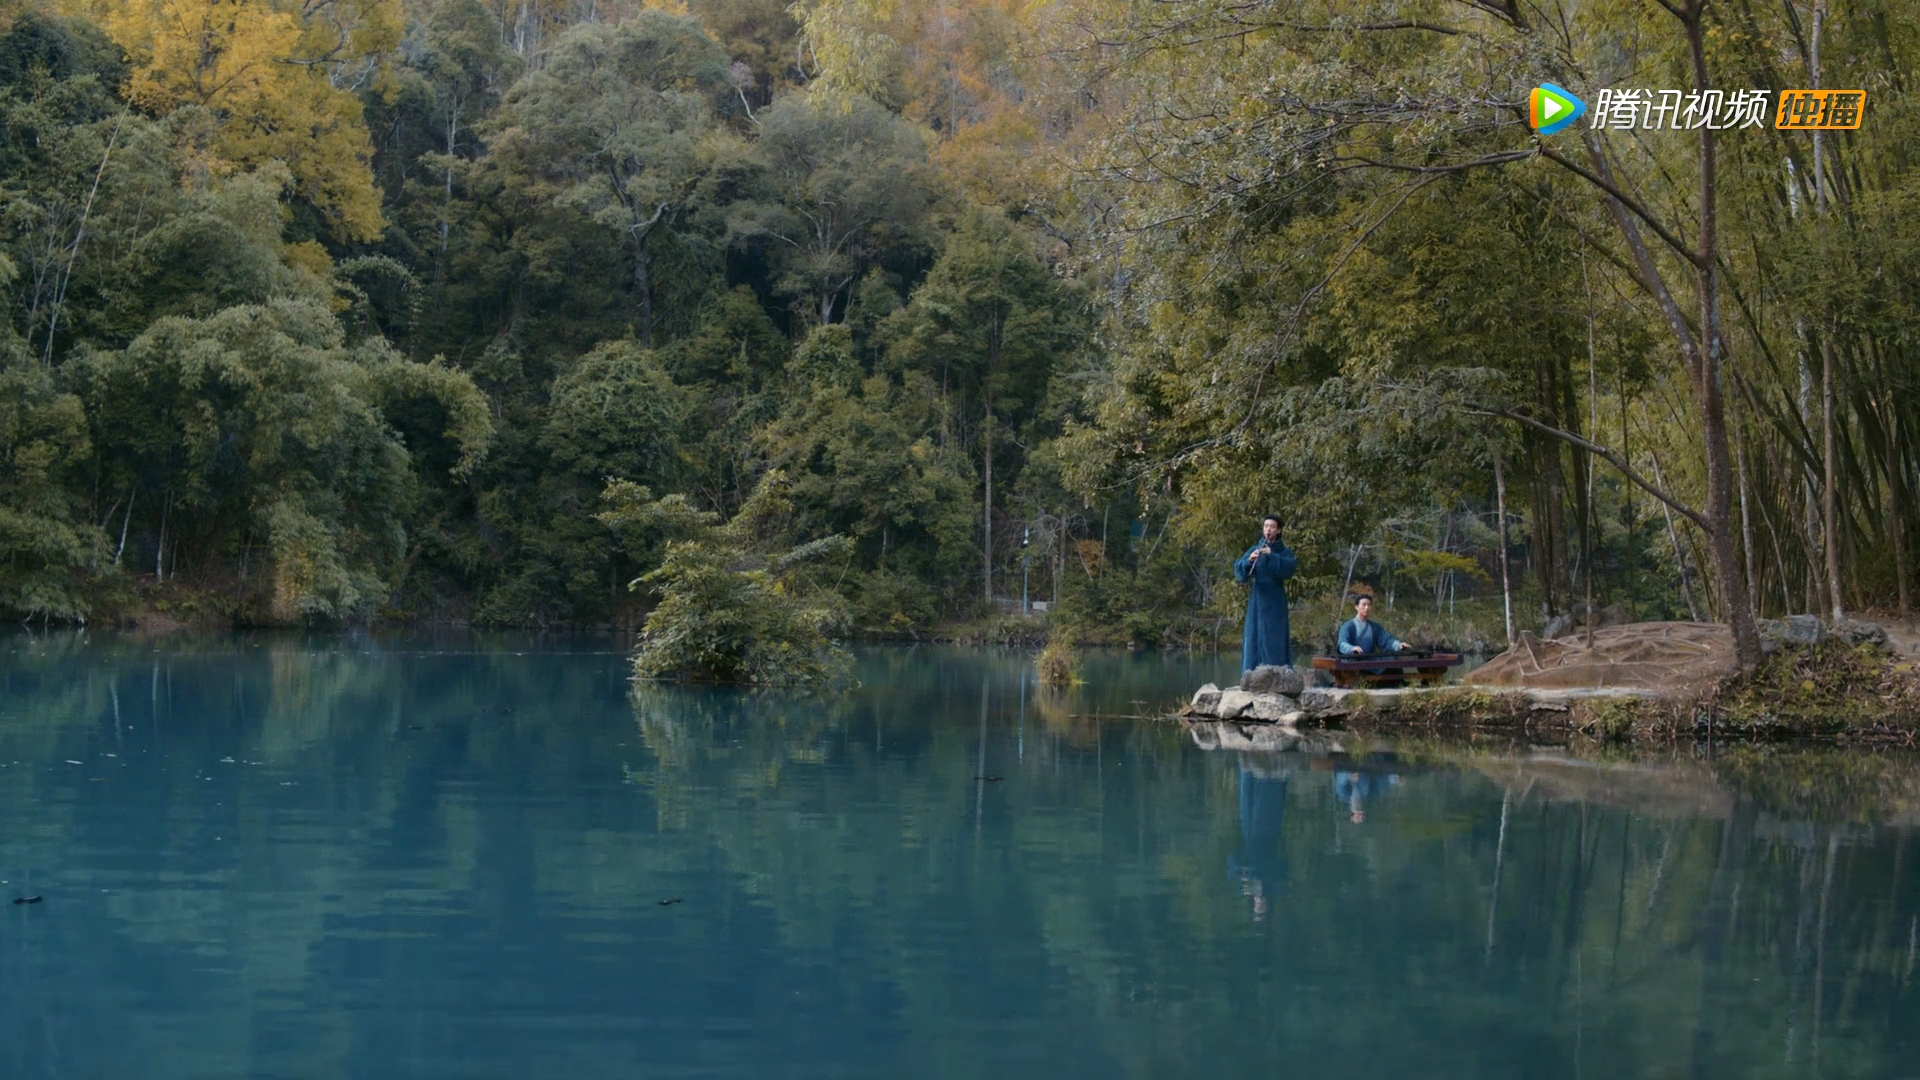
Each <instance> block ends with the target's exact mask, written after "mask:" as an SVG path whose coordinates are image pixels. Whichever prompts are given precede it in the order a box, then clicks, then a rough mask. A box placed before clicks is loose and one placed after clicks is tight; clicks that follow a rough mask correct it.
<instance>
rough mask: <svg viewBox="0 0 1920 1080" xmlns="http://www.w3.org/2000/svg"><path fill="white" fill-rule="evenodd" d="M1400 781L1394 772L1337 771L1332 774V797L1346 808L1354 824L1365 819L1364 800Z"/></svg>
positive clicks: (1381, 792) (1359, 823)
mask: <svg viewBox="0 0 1920 1080" xmlns="http://www.w3.org/2000/svg"><path fill="white" fill-rule="evenodd" d="M1399 783H1400V777H1399V776H1398V775H1396V774H1394V773H1383V772H1372V771H1367V772H1337V773H1334V774H1333V798H1334V801H1336V802H1338V803H1340V804H1341V805H1342V806H1345V807H1346V808H1347V817H1348V819H1349V820H1351V821H1352V822H1353V823H1354V824H1355V825H1361V824H1364V823H1365V822H1366V820H1367V808H1366V800H1368V799H1371V798H1373V797H1374V796H1375V795H1380V794H1383V793H1385V792H1386V790H1387V789H1388V788H1390V787H1394V786H1396V785H1398V784H1399Z"/></svg>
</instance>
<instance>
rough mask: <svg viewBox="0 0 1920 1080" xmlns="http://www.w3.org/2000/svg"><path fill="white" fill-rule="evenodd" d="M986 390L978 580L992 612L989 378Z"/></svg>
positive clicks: (991, 404)
mask: <svg viewBox="0 0 1920 1080" xmlns="http://www.w3.org/2000/svg"><path fill="white" fill-rule="evenodd" d="M988 382H989V386H988V388H987V392H986V393H987V417H986V422H985V423H984V424H982V425H980V439H981V442H982V443H983V444H984V446H985V453H984V454H983V455H982V458H983V460H984V462H985V473H986V480H987V497H986V501H985V502H984V503H982V504H981V506H980V580H981V583H982V586H983V587H984V589H985V591H986V598H987V610H988V611H989V612H991V611H992V610H993V388H992V386H991V382H992V379H991V376H989V379H988Z"/></svg>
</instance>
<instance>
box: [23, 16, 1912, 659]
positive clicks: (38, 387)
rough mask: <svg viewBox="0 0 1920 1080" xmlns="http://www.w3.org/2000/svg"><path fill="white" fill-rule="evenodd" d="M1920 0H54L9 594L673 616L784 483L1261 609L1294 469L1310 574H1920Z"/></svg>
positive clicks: (853, 561) (890, 567)
mask: <svg viewBox="0 0 1920 1080" xmlns="http://www.w3.org/2000/svg"><path fill="white" fill-rule="evenodd" d="M1901 14H1902V12H1901V10H1900V8H1899V5H1897V4H1895V3H1892V2H1891V0H1862V2H1850V0H1712V2H1711V3H1704V2H1700V0H1688V2H1687V3H1684V4H1683V3H1680V2H1678V0H1604V2H1602V3H1597V4H1573V3H1570V2H1566V0H1538V2H1531V3H1529V2H1522V0H1412V2H1387V0H1374V2H1368V0H1358V2H1356V0H1269V2H1255V0H1045V2H1038V0H1036V2H1029V3H1022V2H1018V0H983V2H980V3H966V4H961V3H942V2H939V0H813V2H802V3H799V4H795V5H793V6H792V7H789V6H787V5H786V4H785V3H782V2H780V0H685V2H684V3H646V4H642V3H636V2H633V0H612V2H607V0H567V2H555V0H411V2H407V3H399V2H395V0H331V2H327V3H319V4H303V5H294V4H290V3H285V2H283V0H236V2H230V3H224V4H219V5H214V4H208V3H206V2H205V0H61V2H58V3H54V2H47V3H23V2H21V0H8V2H7V3H4V4H0V109H3V110H4V111H5V113H6V117H5V134H4V135H3V136H0V278H4V279H5V281H6V295H7V300H8V317H7V320H6V323H5V325H4V326H0V339H3V340H0V351H4V353H5V355H6V360H5V367H4V371H0V384H4V392H0V455H3V456H4V458H5V468H4V473H0V606H4V607H5V608H6V609H8V610H10V611H11V612H13V613H14V614H15V616H16V617H25V618H34V617H38V618H40V619H43V620H78V619H83V618H88V617H97V616H101V615H110V614H115V613H127V612H133V611H138V610H142V609H151V608H160V609H165V610H169V611H172V612H174V613H176V614H181V613H185V614H188V615H194V616H199V617H203V618H215V619H219V620H228V621H234V622H241V623H282V624H284V623H293V622H300V621H312V620H320V621H338V620H365V619H373V618H383V619H411V620H451V621H464V622H472V623H476V624H500V625H528V624H535V625H608V624H632V623H634V622H635V621H637V620H638V619H639V618H640V617H641V616H643V615H644V614H645V612H646V611H647V610H648V609H650V608H651V607H652V606H653V605H654V604H656V603H657V602H658V600H659V594H658V592H657V591H656V590H655V588H654V587H652V586H649V585H648V583H647V580H648V575H650V574H655V572H656V571H658V570H659V568H660V567H661V566H662V560H663V558H664V557H665V554H666V551H667V548H668V547H669V546H670V540H671V537H670V536H669V535H668V534H667V533H666V532H662V531H661V530H660V529H659V528H656V527H655V526H654V525H653V524H648V523H658V522H661V521H666V520H669V519H671V520H675V521H683V520H684V521H691V520H695V519H696V518H697V519H698V520H702V521H721V520H729V519H732V520H734V521H743V520H745V519H744V518H743V517H740V516H738V515H739V514H740V512H741V511H742V509H743V508H745V507H749V506H753V507H761V508H766V507H773V508H775V510H776V511H777V512H771V513H765V514H762V513H761V512H760V511H755V512H754V513H755V515H756V516H754V517H753V520H754V522H755V524H754V527H753V528H752V529H751V530H749V532H750V533H751V535H744V534H743V536H744V538H743V536H736V535H735V533H739V532H740V527H739V526H730V528H733V529H734V533H728V535H729V536H730V537H733V539H730V540H729V541H728V543H729V544H733V545H736V546H742V550H741V551H733V549H732V548H729V551H730V552H732V554H730V555H728V556H727V558H726V559H719V556H718V555H716V559H719V562H717V563H716V564H715V565H720V564H721V563H727V561H728V560H729V559H735V557H736V556H738V557H741V558H747V559H749V560H751V559H755V558H759V559H768V558H772V559H775V561H777V559H778V556H777V554H776V553H779V552H786V551H797V550H803V549H804V550H808V551H812V552H816V553H820V554H822V555H823V557H822V558H817V559H815V560H814V561H813V562H812V563H811V564H810V569H808V570H807V571H806V572H805V573H804V574H801V576H799V577H796V578H794V579H793V580H791V581H787V582H783V583H782V584H781V585H780V587H779V588H777V589H775V590H774V593H776V594H782V595H784V594H785V592H786V591H788V590H789V587H791V589H792V590H798V591H801V592H805V593H806V594H807V596H808V597H809V598H810V599H809V600H808V604H809V607H808V610H810V611H832V612H838V613H841V615H840V617H841V618H842V624H841V629H842V630H844V631H847V632H854V633H868V634H921V633H926V632H929V631H936V630H938V629H940V628H943V627H944V628H952V627H954V626H956V625H960V624H964V623H967V622H968V621H969V620H982V619H983V618H984V619H987V620H988V621H989V622H991V619H992V617H993V616H994V614H995V613H996V612H1004V611H1005V610H1007V608H1008V607H1009V606H1010V605H1012V606H1015V607H1017V606H1018V602H1019V600H1020V598H1021V597H1022V595H1023V590H1024V595H1026V596H1027V597H1028V598H1029V599H1030V600H1031V599H1037V600H1043V601H1045V602H1047V603H1048V605H1049V606H1051V607H1053V608H1054V612H1055V614H1054V618H1055V619H1056V620H1059V619H1063V618H1064V620H1065V624H1066V625H1068V626H1070V627H1071V628H1072V629H1073V632H1074V633H1076V634H1078V635H1081V636H1083V637H1088V638H1093V639H1105V640H1138V641H1147V642H1154V641H1186V642H1197V641H1203V640H1208V635H1209V634H1217V633H1218V632H1219V631H1220V629H1221V628H1222V627H1224V626H1229V625H1230V623H1231V620H1232V619H1233V616H1234V613H1235V609H1236V606H1237V604H1238V602H1239V597H1238V594H1237V593H1236V592H1235V588H1234V586H1233V585H1232V584H1231V581H1230V578H1229V576H1228V575H1227V574H1226V572H1225V570H1226V562H1227V560H1228V559H1229V558H1230V553H1231V552H1232V551H1233V550H1235V549H1236V548H1237V546H1239V545H1241V544H1242V543H1243V542H1244V540H1245V539H1246V536H1247V535H1248V533H1249V532H1250V529H1251V522H1253V521H1254V520H1255V519H1257V517H1258V515H1259V514H1261V513H1264V512H1267V511H1277V512H1279V513H1281V514H1282V515H1283V516H1284V517H1285V519H1286V521H1287V531H1288V535H1289V540H1290V542H1291V543H1292V544H1293V545H1294V546H1295V547H1296V548H1297V549H1299V550H1300V551H1301V552H1302V555H1303V564H1302V566H1303V573H1302V577H1301V579H1300V581H1299V582H1298V586H1299V588H1298V591H1297V594H1296V601H1297V602H1298V603H1299V604H1301V605H1303V606H1304V607H1305V608H1306V609H1307V610H1308V612H1309V614H1308V616H1307V617H1306V618H1304V619H1303V618H1296V626H1299V627H1302V628H1303V630H1302V632H1304V633H1307V634H1316V633H1320V632H1322V630H1323V629H1330V628H1331V626H1332V625H1333V622H1334V616H1335V610H1336V601H1337V598H1338V596H1340V595H1342V594H1344V593H1346V592H1348V591H1349V590H1351V589H1354V588H1363V589H1366V590H1371V591H1374V592H1376V593H1379V594H1381V595H1382V596H1383V597H1384V598H1385V599H1386V601H1387V603H1388V604H1389V605H1391V606H1396V608H1397V610H1398V611H1399V612H1400V614H1397V615H1395V616H1394V617H1393V618H1394V620H1395V622H1396V624H1397V625H1401V626H1410V628H1411V630H1412V631H1413V632H1414V634H1415V636H1416V637H1418V636H1421V635H1425V636H1427V637H1429V638H1431V639H1432V640H1449V641H1452V642H1454V643H1464V644H1470V643H1471V642H1472V640H1474V639H1476V638H1478V639H1481V640H1491V641H1497V640H1499V638H1500V636H1501V634H1502V633H1503V632H1505V633H1511V632H1512V631H1513V630H1516V629H1528V628H1535V627H1537V626H1538V625H1539V624H1540V623H1541V621H1542V620H1544V619H1548V618H1551V617H1553V616H1556V615H1561V614H1563V613H1567V612H1570V611H1574V610H1584V611H1586V612H1588V613H1589V614H1592V613H1594V612H1595V611H1596V610H1597V609H1601V608H1605V609H1609V610H1610V611H1615V612H1617V613H1618V614H1619V615H1620V616H1621V617H1631V618H1659V617H1683V618H1685V617H1697V618H1712V619H1721V620H1725V621H1728V622H1730V623H1732V624H1734V625H1735V627H1736V634H1737V636H1738V637H1739V638H1740V640H1741V641H1742V642H1743V643H1744V644H1745V645H1747V646H1748V647H1749V649H1751V647H1752V645H1753V638H1752V633H1751V621H1752V618H1753V617H1754V616H1771V615H1779V614H1783V613H1789V612H1804V611H1811V612H1817V613H1820V614H1823V615H1832V614H1835V613H1840V612H1851V611H1854V610H1859V609H1882V610H1893V609H1898V610H1900V611H1902V612H1904V611H1905V610H1906V609H1907V608H1908V607H1909V605H1910V601H1911V596H1910V592H1911V579H1912V576H1913V572H1914V567H1913V561H1914V554H1913V552H1912V546H1913V541H1914V539H1915V536H1916V532H1915V527H1916V524H1920V522H1917V521H1916V511H1915V509H1914V503H1913V499H1912V494H1913V491H1914V484H1915V483H1916V482H1917V481H1920V475H1917V474H1916V472H1915V464H1914V454H1913V453H1912V447H1913V442H1912V440H1913V432H1914V430H1915V425H1916V423H1920V395H1916V393H1915V388H1914V382H1915V366H1914V364H1913V363H1912V362H1911V360H1910V359H1909V355H1910V351H1911V349H1912V348H1913V344H1914V336H1915V331H1916V328H1917V327H1920V313H1917V312H1916V305H1915V297H1914V296H1913V289H1914V285H1915V273H1916V271H1915V269H1914V267H1915V265H1916V260H1915V259H1914V258H1913V255H1914V253H1915V248H1916V247H1920V233H1916V232H1915V230H1914V227H1913V226H1912V225H1911V224H1910V221H1911V219H1912V216H1913V215H1912V214H1910V213H1908V212H1907V211H1909V210H1910V209H1911V208H1912V206H1913V204H1914V202H1915V200H1916V196H1917V195H1920V185H1917V184H1916V179H1915V170H1914V168H1913V165H1912V163H1911V162H1910V161H1909V160H1908V154H1909V151H1908V147H1909V146H1912V145H1915V139H1914V137H1913V136H1915V135H1916V134H1920V116H1916V112H1915V108H1914V104H1913V100H1912V96H1911V92H1910V90H1909V88H1908V86H1907V80H1908V78H1909V74H1908V73H1909V72H1911V71H1912V70H1913V68H1914V60H1915V59H1916V56H1917V55H1920V39H1917V38H1916V35H1917V34H1920V30H1915V29H1914V28H1913V27H1912V26H1911V25H1910V23H1911V20H1909V19H1904V18H1902V17H1901ZM1542 81H1552V82H1555V83H1558V84H1559V85H1563V86H1567V87H1569V88H1571V89H1572V90H1573V91H1574V92H1575V93H1577V94H1580V95H1582V96H1583V97H1584V98H1586V99H1587V100H1589V101H1591V100H1593V97H1594V95H1595V94H1596V93H1597V91H1599V90H1600V89H1603V88H1616V87H1646V88H1653V89H1661V88H1673V89H1677V90H1681V91H1687V90H1702V89H1709V88H1711V89H1715V90H1719V91H1722V92H1732V91H1736V90H1739V91H1745V90H1762V91H1769V92H1772V93H1776V94H1777V92H1779V91H1781V90H1785V89H1791V88H1808V87H1845V88H1850V89H1862V90H1864V91H1865V92H1866V100H1867V105H1866V113H1865V121H1864V123H1863V124H1862V126H1861V127H1860V129H1859V130H1857V131H1850V132H1834V133H1828V134H1825V135H1822V136H1819V137H1815V136H1813V135H1810V134H1807V133H1801V132H1783V131H1780V130H1777V129H1774V128H1772V127H1771V126H1758V127H1747V128H1741V129H1737V130H1719V131H1710V130H1709V131H1677V130H1657V131H1654V130H1648V131H1617V130H1592V129H1590V128H1588V127H1587V126H1586V125H1578V126H1576V127H1575V128H1572V129H1569V130H1567V131H1565V132H1562V133H1560V134H1558V135H1553V136H1536V135H1534V134H1533V133H1532V132H1531V131H1530V130H1529V128H1528V126H1527V123H1526V117H1525V98H1526V94H1527V91H1528V89H1529V88H1531V87H1532V86H1534V85H1536V84H1537V83H1539V82H1542ZM769 485H771V486H769ZM662 508H667V510H671V512H670V513H668V512H667V511H666V510H663V509H662ZM663 515H664V516H663ZM688 515H692V517H689V516H688ZM702 527H703V528H704V527H705V526H702ZM716 535H717V534H716ZM832 538H838V539H832ZM830 539H831V540H832V542H831V543H829V542H828V541H829V540H830ZM716 550H717V549H716ZM756 553H757V554H756ZM729 565H730V564H729ZM796 573H799V572H798V571H796ZM652 580H655V581H657V580H658V578H657V577H655V578H653V579H652ZM636 582H637V583H638V584H637V586H634V587H630V585H631V583H636ZM1503 593H1510V594H1511V595H1512V601H1511V604H1510V610H1511V612H1512V616H1511V620H1509V619H1508V618H1507V617H1506V614H1505V612H1506V611H1507V610H1508V609H1509V605H1503V603H1502V594H1503ZM823 598H831V599H832V600H833V602H830V603H819V602H818V601H821V600H822V599H823ZM1509 623H1510V625H1503V624H1509ZM1322 624H1324V626H1323V625H1322ZM974 625H985V624H981V623H975V624H974ZM986 632H994V631H992V630H991V629H989V630H987V631H986Z"/></svg>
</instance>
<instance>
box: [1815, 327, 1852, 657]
mask: <svg viewBox="0 0 1920 1080" xmlns="http://www.w3.org/2000/svg"><path fill="white" fill-rule="evenodd" d="M1820 440H1821V456H1822V458H1823V459H1824V460H1823V461H1822V462H1821V471H1822V474H1823V475H1822V477H1821V481H1822V482H1821V485H1820V518H1821V521H1820V529H1821V536H1820V546H1821V547H1823V548H1825V549H1826V554H1827V599H1828V601H1829V603H1830V605H1831V611H1832V614H1833V618H1834V619H1835V621H1838V620H1840V619H1844V618H1846V611H1845V609H1844V606H1843V604H1842V603H1841V599H1840V524H1839V523H1840V513H1839V505H1838V503H1839V500H1838V498H1837V497H1836V492H1835V489H1836V488H1837V486H1838V476H1837V472H1838V470H1837V469H1836V468H1835V466H1834V456H1835V452H1834V435H1833V335H1832V333H1830V332H1829V333H1825V334H1822V335H1820Z"/></svg>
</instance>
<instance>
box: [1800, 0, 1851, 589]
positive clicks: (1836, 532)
mask: <svg viewBox="0 0 1920 1080" xmlns="http://www.w3.org/2000/svg"><path fill="white" fill-rule="evenodd" d="M1826 21H1827V5H1826V0H1816V2H1815V3H1814V5H1813V38H1812V40H1811V42H1810V43H1809V46H1810V47H1809V52H1808V57H1807V60H1808V64H1807V66H1808V68H1809V70H1808V72H1807V74H1808V77H1809V81H1810V82H1811V83H1812V84H1813V89H1815V90H1818V89H1820V39H1821V37H1822V36H1824V34H1825V30H1826ZM1824 151H1825V141H1824V140H1823V139H1822V138H1821V133H1820V132H1819V131H1815V132H1814V133H1813V205H1814V210H1815V213H1816V214H1817V215H1819V216H1822V217H1824V216H1825V213H1826V209H1827V178H1826V155H1825V153H1824ZM1833 330H1834V327H1833V326H1831V325H1829V326H1828V327H1827V328H1826V329H1825V330H1824V331H1823V332H1822V333H1821V335H1820V443H1821V463H1820V464H1821V478H1820V546H1821V548H1822V549H1824V551H1825V554H1826V569H1827V601H1828V606H1829V609H1830V611H1831V613H1832V615H1833V618H1834V620H1835V621H1836V622H1837V621H1839V620H1840V619H1843V618H1845V617H1846V612H1845V610H1844V605H1843V604H1842V603H1841V600H1840V526H1839V508H1838V506H1837V505H1836V504H1837V501H1838V500H1837V499H1836V498H1835V493H1834V486H1835V472H1836V470H1835V468H1834V439H1833Z"/></svg>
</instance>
